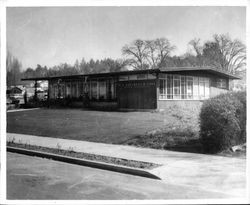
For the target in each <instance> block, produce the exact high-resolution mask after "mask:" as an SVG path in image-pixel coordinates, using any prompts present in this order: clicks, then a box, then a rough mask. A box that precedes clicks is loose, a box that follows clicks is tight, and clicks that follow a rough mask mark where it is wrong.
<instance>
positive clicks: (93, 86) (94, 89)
mask: <svg viewBox="0 0 250 205" xmlns="http://www.w3.org/2000/svg"><path fill="white" fill-rule="evenodd" d="M90 92H91V98H92V99H97V82H96V81H92V82H91V90H90Z"/></svg>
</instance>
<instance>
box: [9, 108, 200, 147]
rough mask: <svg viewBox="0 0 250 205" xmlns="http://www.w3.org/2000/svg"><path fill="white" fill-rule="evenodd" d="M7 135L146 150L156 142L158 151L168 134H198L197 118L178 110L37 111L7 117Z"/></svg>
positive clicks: (10, 114)
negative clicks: (34, 136)
mask: <svg viewBox="0 0 250 205" xmlns="http://www.w3.org/2000/svg"><path fill="white" fill-rule="evenodd" d="M7 131H8V132H11V133H20V134H31V135H38V136H47V137H56V138H65V139H74V140H86V141H92V142H103V143H110V144H112V143H113V144H131V145H135V146H146V147H154V146H152V145H151V144H150V143H151V142H152V143H153V144H154V142H153V141H152V140H151V141H150V140H149V141H150V143H148V139H159V140H160V141H158V142H157V144H158V145H159V144H160V147H159V146H158V147H157V146H155V148H164V147H161V144H162V143H165V145H166V143H167V142H168V140H169V139H170V138H169V137H168V136H169V134H170V135H171V137H173V136H174V137H176V136H177V137H179V136H178V135H180V137H181V138H186V137H188V136H191V135H192V136H194V133H197V132H198V114H197V112H196V114H195V112H193V111H191V112H190V111H180V109H179V108H173V109H170V110H168V111H166V112H160V113H158V112H102V111H86V110H81V109H39V110H32V111H23V112H9V113H7ZM190 133H191V135H190ZM153 136H157V137H155V138H154V137H153ZM145 140H146V141H147V143H145ZM162 140H163V141H162ZM171 140H172V138H171Z"/></svg>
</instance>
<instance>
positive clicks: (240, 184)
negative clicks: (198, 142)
mask: <svg viewBox="0 0 250 205" xmlns="http://www.w3.org/2000/svg"><path fill="white" fill-rule="evenodd" d="M7 140H8V141H12V140H14V142H16V143H24V144H25V143H27V144H30V145H38V146H44V147H51V148H60V149H65V150H70V149H71V150H72V149H73V150H74V151H79V152H86V153H92V154H99V155H104V156H111V157H118V158H124V159H130V160H138V161H145V162H153V163H158V164H162V166H161V167H158V168H155V169H153V170H151V171H150V172H151V173H153V174H155V175H157V176H159V177H160V178H161V179H162V180H163V181H165V182H166V183H170V184H175V185H176V184H179V185H186V186H187V187H190V186H192V187H197V188H199V189H204V190H209V191H215V192H221V193H223V194H228V195H229V196H231V197H232V198H234V197H244V196H245V195H246V190H245V187H246V160H245V159H238V158H229V157H221V156H212V155H203V154H194V153H184V152H174V151H165V150H156V149H148V148H136V147H132V146H125V145H113V144H104V143H94V142H86V141H76V140H67V139H59V138H49V137H38V136H32V135H23V134H14V133H7Z"/></svg>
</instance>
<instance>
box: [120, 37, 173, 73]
mask: <svg viewBox="0 0 250 205" xmlns="http://www.w3.org/2000/svg"><path fill="white" fill-rule="evenodd" d="M174 49H175V46H173V45H171V43H170V42H169V40H168V39H166V38H157V39H155V40H147V41H144V40H140V39H137V40H135V41H134V42H133V43H132V44H130V45H125V46H124V47H123V48H122V53H123V55H126V57H128V59H127V60H128V62H129V65H131V66H132V67H133V68H134V69H138V70H142V69H148V68H150V69H155V68H159V67H162V66H166V64H167V63H166V60H167V58H168V57H169V56H170V53H171V52H172V51H173V50H174Z"/></svg>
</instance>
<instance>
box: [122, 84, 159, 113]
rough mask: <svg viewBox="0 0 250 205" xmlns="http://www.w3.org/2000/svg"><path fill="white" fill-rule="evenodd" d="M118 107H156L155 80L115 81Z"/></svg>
mask: <svg viewBox="0 0 250 205" xmlns="http://www.w3.org/2000/svg"><path fill="white" fill-rule="evenodd" d="M117 98H118V106H119V108H124V109H156V81H155V80H134V81H121V82H118V83H117Z"/></svg>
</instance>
